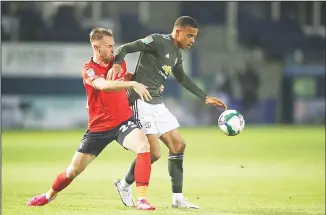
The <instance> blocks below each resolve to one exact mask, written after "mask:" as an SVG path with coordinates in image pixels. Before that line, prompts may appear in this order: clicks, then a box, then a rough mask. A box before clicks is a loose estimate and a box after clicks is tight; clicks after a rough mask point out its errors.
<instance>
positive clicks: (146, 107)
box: [133, 99, 158, 134]
mask: <svg viewBox="0 0 326 215" xmlns="http://www.w3.org/2000/svg"><path fill="white" fill-rule="evenodd" d="M133 111H134V118H135V120H136V121H137V122H139V123H140V125H141V129H142V130H143V131H144V132H145V134H158V130H157V128H156V126H155V121H154V115H155V114H156V113H155V112H154V111H153V110H152V107H151V104H148V103H146V102H144V101H142V100H139V99H138V100H137V101H135V103H134V105H133Z"/></svg>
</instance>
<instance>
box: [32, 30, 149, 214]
mask: <svg viewBox="0 0 326 215" xmlns="http://www.w3.org/2000/svg"><path fill="white" fill-rule="evenodd" d="M90 42H91V44H92V48H93V52H94V55H93V58H92V59H91V60H90V61H89V62H87V63H86V64H85V66H84V68H83V70H82V78H83V82H84V87H85V90H86V96H87V108H88V115H89V118H88V130H87V131H86V133H85V134H84V136H83V138H82V140H81V142H80V145H79V147H78V149H77V152H76V153H75V154H74V156H73V158H72V161H71V163H70V165H69V166H68V168H67V169H66V170H65V171H63V172H61V173H59V175H58V176H57V177H56V179H55V180H54V182H53V184H52V187H51V188H50V189H49V191H48V192H46V193H44V194H41V195H37V196H35V197H33V198H32V199H30V200H29V201H28V203H27V205H29V206H43V205H45V204H47V203H49V202H51V201H52V200H54V199H55V198H56V196H57V194H58V193H59V192H60V191H61V190H63V189H65V188H66V187H67V186H68V185H69V184H70V183H71V182H72V181H73V179H74V178H76V177H77V176H78V175H79V174H80V173H81V172H83V170H85V168H86V167H87V165H88V164H90V163H91V161H93V160H94V159H95V158H96V157H97V156H98V155H99V154H100V153H101V151H102V150H103V149H104V148H105V147H106V146H107V145H108V144H109V143H111V142H112V141H113V140H116V141H117V142H118V143H119V144H121V145H122V146H123V147H125V148H126V149H129V150H131V151H133V152H135V153H136V154H137V158H136V159H137V166H136V169H135V178H136V187H137V193H138V201H137V205H136V207H137V209H139V210H155V207H154V206H152V205H150V204H149V203H148V202H147V200H146V193H147V188H148V183H149V179H150V173H151V160H150V159H151V158H150V153H149V149H150V148H149V143H148V141H147V138H146V135H145V134H144V133H143V131H142V130H141V129H139V128H138V126H137V123H135V122H134V120H133V118H132V116H133V113H132V111H131V109H130V107H129V103H128V98H127V93H126V89H129V88H133V89H134V90H135V91H136V92H137V93H138V94H139V95H140V96H141V98H142V99H145V100H149V99H151V96H150V94H149V92H148V91H147V89H146V86H144V85H142V84H140V83H138V82H135V81H124V74H120V75H117V76H116V77H115V79H114V80H106V79H105V78H106V75H107V73H108V70H109V69H110V68H111V66H112V63H113V60H114V38H113V35H112V32H111V31H110V30H107V29H104V28H95V29H93V30H92V31H91V33H90ZM123 70H124V72H126V64H125V62H123Z"/></svg>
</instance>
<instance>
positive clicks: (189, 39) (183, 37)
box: [177, 26, 198, 49]
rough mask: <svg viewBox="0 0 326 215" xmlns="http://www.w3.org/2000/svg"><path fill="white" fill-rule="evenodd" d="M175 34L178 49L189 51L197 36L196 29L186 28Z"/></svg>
mask: <svg viewBox="0 0 326 215" xmlns="http://www.w3.org/2000/svg"><path fill="white" fill-rule="evenodd" d="M177 34H178V35H177V38H178V39H177V40H178V43H179V48H181V49H189V48H190V47H191V46H192V45H193V44H194V43H195V39H196V36H197V34H198V28H192V27H189V26H187V27H184V28H181V29H179V30H178V32H177Z"/></svg>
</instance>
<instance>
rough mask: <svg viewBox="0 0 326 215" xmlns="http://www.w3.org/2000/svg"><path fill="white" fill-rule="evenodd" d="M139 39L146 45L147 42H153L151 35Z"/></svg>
mask: <svg viewBox="0 0 326 215" xmlns="http://www.w3.org/2000/svg"><path fill="white" fill-rule="evenodd" d="M140 41H142V43H144V44H146V45H148V44H150V43H151V42H153V37H152V36H147V37H145V38H143V39H141V40H140Z"/></svg>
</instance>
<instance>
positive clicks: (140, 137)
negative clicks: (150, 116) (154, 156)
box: [119, 128, 150, 154]
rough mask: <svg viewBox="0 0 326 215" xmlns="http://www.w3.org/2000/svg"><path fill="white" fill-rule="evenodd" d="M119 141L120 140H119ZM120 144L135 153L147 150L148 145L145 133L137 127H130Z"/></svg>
mask: <svg viewBox="0 0 326 215" xmlns="http://www.w3.org/2000/svg"><path fill="white" fill-rule="evenodd" d="M119 142H121V141H119ZM121 145H122V146H123V147H125V148H126V149H129V150H131V151H133V152H135V153H137V154H138V153H144V152H149V150H150V147H149V143H148V140H147V138H146V135H145V133H144V132H143V131H142V130H141V129H139V128H135V129H132V131H130V132H129V133H128V134H127V135H126V136H125V137H124V139H123V141H122V142H121Z"/></svg>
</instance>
